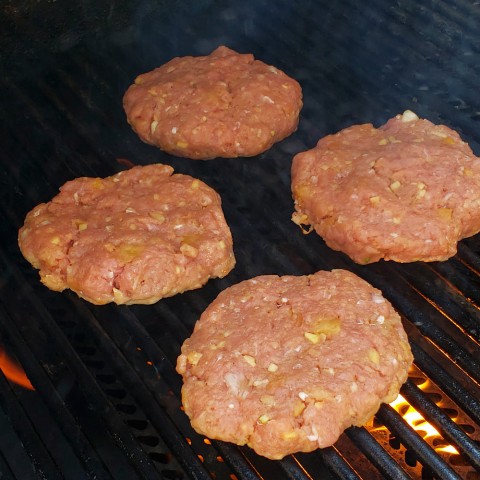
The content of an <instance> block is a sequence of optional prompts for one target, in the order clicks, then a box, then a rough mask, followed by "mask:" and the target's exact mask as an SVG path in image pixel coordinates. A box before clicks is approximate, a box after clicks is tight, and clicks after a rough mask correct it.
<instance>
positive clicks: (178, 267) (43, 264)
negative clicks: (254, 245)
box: [18, 164, 235, 304]
mask: <svg viewBox="0 0 480 480" xmlns="http://www.w3.org/2000/svg"><path fill="white" fill-rule="evenodd" d="M18 241H19V246H20V249H21V251H22V253H23V255H24V256H25V258H26V259H27V260H28V261H29V262H30V263H31V264H32V265H33V266H34V267H35V268H37V269H39V270H40V278H41V281H42V283H44V284H45V285H46V286H47V287H48V288H50V289H52V290H56V291H62V290H64V289H66V288H69V289H71V290H73V291H74V292H76V293H77V294H78V295H79V296H80V297H82V298H84V299H86V300H88V301H89V302H92V303H94V304H105V303H108V302H115V303H117V304H132V303H144V304H150V303H154V302H156V301H158V300H159V299H160V298H163V297H168V296H171V295H174V294H176V293H181V292H183V291H185V290H191V289H194V288H199V287H201V286H202V285H203V284H204V283H206V282H207V280H208V279H209V278H213V277H223V276H225V275H226V274H227V273H228V272H229V271H230V270H231V269H232V268H233V266H234V264H235V259H234V255H233V248H232V237H231V233H230V230H229V228H228V225H227V224H226V221H225V218H224V216H223V212H222V209H221V201H220V197H219V195H218V194H217V193H216V192H215V191H214V190H213V189H211V188H210V187H208V186H207V185H205V184H204V183H203V182H201V181H200V180H197V179H195V178H192V177H190V176H188V175H181V174H173V169H172V168H171V167H169V166H166V165H159V164H158V165H149V166H144V167H134V168H132V169H130V170H126V171H124V172H120V173H118V174H116V175H114V176H112V177H107V178H104V179H102V178H87V177H83V178H77V179H75V180H72V181H69V182H67V183H66V184H65V185H63V186H62V187H61V188H60V193H59V194H58V195H57V196H56V197H54V198H53V199H52V200H51V201H50V202H48V203H42V204H40V205H38V206H37V207H35V208H34V209H33V210H32V211H31V212H29V213H28V215H27V217H26V220H25V224H24V226H23V227H22V228H21V229H20V231H19V237H18Z"/></svg>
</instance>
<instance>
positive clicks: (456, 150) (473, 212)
mask: <svg viewBox="0 0 480 480" xmlns="http://www.w3.org/2000/svg"><path fill="white" fill-rule="evenodd" d="M292 191H293V198H294V200H295V210H296V211H295V213H294V215H293V217H292V219H293V221H294V222H295V223H297V224H299V225H310V226H311V228H313V229H315V230H316V232H317V233H318V234H319V235H320V236H321V237H322V238H323V239H324V240H325V242H326V243H327V245H328V246H329V247H331V248H333V249H335V250H340V251H342V252H344V253H346V254H347V255H349V256H350V257H351V258H352V259H353V260H354V261H355V262H357V263H361V264H366V263H371V262H375V261H377V260H380V259H382V258H383V259H385V260H394V261H397V262H413V261H418V260H422V261H439V260H447V259H448V258H450V257H452V256H453V255H455V253H456V251H457V243H458V241H459V240H461V239H462V238H466V237H469V236H471V235H474V234H476V233H478V232H479V231H480V158H478V157H476V156H475V155H474V154H473V153H472V150H471V149H470V147H469V146H468V145H467V143H465V142H464V141H462V139H461V138H460V136H459V135H458V133H457V132H455V131H454V130H452V129H450V128H448V127H447V126H445V125H434V124H433V123H431V122H430V121H428V120H424V119H420V118H418V116H417V115H415V114H414V113H413V112H411V111H409V110H407V111H406V112H404V113H403V114H402V115H397V116H396V117H394V118H392V119H391V120H389V121H388V122H387V123H386V124H385V125H383V126H381V127H380V128H378V129H377V128H375V127H373V126H372V125H371V124H365V125H354V126H352V127H349V128H346V129H344V130H342V131H340V132H339V133H337V134H335V135H328V136H327V137H325V138H322V139H321V140H320V141H319V142H318V144H317V146H316V147H315V148H313V149H312V150H309V151H306V152H302V153H299V154H298V155H296V156H295V158H294V160H293V164H292ZM302 228H303V227H302ZM304 231H308V229H305V228H304Z"/></svg>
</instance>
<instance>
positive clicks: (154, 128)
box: [123, 46, 302, 159]
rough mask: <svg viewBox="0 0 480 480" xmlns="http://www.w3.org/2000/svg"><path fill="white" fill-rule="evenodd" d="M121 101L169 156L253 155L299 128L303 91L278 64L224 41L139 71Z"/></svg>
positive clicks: (137, 127)
mask: <svg viewBox="0 0 480 480" xmlns="http://www.w3.org/2000/svg"><path fill="white" fill-rule="evenodd" d="M123 105H124V109H125V112H126V115H127V120H128V122H129V123H130V125H131V126H132V128H133V130H134V131H135V132H136V133H137V134H138V135H139V137H140V138H141V139H142V140H143V141H144V142H146V143H149V144H151V145H154V146H157V147H159V148H161V149H162V150H164V151H166V152H168V153H170V154H172V155H177V156H180V157H187V158H192V159H211V158H215V157H250V156H253V155H258V154H259V153H262V152H264V151H265V150H267V149H269V148H270V147H271V146H272V145H273V144H274V143H275V142H278V141H280V140H282V139H284V138H285V137H287V136H288V135H290V134H291V133H292V132H294V131H295V130H296V128H297V125H298V117H299V112H300V109H301V108H302V91H301V88H300V85H299V84H298V82H296V81H295V80H293V79H292V78H290V77H288V76H287V75H285V73H283V72H282V71H280V70H278V69H277V68H275V67H273V66H270V65H266V64H265V63H263V62H261V61H259V60H255V59H254V57H253V55H251V54H240V53H237V52H235V51H233V50H230V49H229V48H227V47H223V46H222V47H219V48H217V49H216V50H215V51H213V52H212V53H211V54H210V55H208V56H203V57H178V58H174V59H173V60H171V61H169V62H168V63H166V64H165V65H162V66H161V67H159V68H156V69H155V70H153V71H151V72H148V73H144V74H143V75H140V76H138V77H137V78H136V79H135V83H134V84H133V85H131V86H130V87H129V88H128V90H127V91H126V93H125V95H124V98H123Z"/></svg>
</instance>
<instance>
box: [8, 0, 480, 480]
mask: <svg viewBox="0 0 480 480" xmlns="http://www.w3.org/2000/svg"><path fill="white" fill-rule="evenodd" d="M122 3H123V4H120V2H114V3H113V4H112V3H111V2H109V3H108V4H107V2H101V1H100V2H92V1H89V0H87V1H86V2H77V3H75V4H73V3H72V4H71V5H70V4H67V5H64V6H63V8H59V6H56V5H55V4H48V5H46V4H44V3H42V2H40V3H34V2H23V4H22V5H21V6H18V5H15V6H13V5H9V4H8V5H4V6H0V12H1V15H0V25H1V26H2V29H1V33H0V65H1V67H2V76H1V78H0V85H1V90H2V96H1V97H0V136H1V138H2V149H1V151H0V162H1V165H2V169H1V170H0V222H1V229H2V230H1V231H2V235H1V236H0V347H1V348H2V351H5V352H6V353H7V354H8V355H9V356H10V357H11V358H13V359H16V360H17V361H18V362H19V363H20V364H21V365H22V366H23V368H24V369H25V371H26V372H27V374H28V377H29V379H30V380H31V382H32V383H33V385H34V387H35V391H30V390H27V389H25V388H22V387H21V386H19V385H16V384H14V383H11V382H10V381H8V380H7V379H6V377H5V376H3V375H2V374H0V472H1V474H2V478H8V479H10V478H11V479H22V480H23V479H38V478H45V479H49V480H51V479H64V478H66V479H70V478H72V479H73V478H75V479H77V478H92V479H93V478H96V479H134V478H139V479H187V478H194V479H210V478H215V479H233V480H234V479H248V480H250V479H282V478H285V479H298V480H302V479H322V480H324V479H327V480H328V479H337V478H339V479H365V480H376V479H378V480H380V479H385V478H386V479H460V478H461V479H468V480H475V479H478V478H480V460H479V459H480V444H479V442H480V413H479V412H480V386H479V384H480V346H479V344H480V312H479V306H480V237H479V236H478V235H477V236H475V237H472V238H470V239H466V240H464V241H462V242H461V244H460V246H459V250H458V254H457V255H456V256H455V257H454V258H452V259H451V260H449V261H447V262H442V263H431V264H422V263H414V264H407V265H399V264H393V263H383V262H382V263H378V264H374V265H369V266H363V267H361V266H358V265H354V264H352V262H350V261H349V260H348V259H347V258H346V257H345V256H343V255H341V254H339V253H336V252H333V251H331V250H330V249H329V248H327V247H326V246H325V244H324V243H323V242H322V241H321V240H320V239H319V238H318V237H316V236H314V235H310V236H303V235H302V234H301V233H300V231H299V229H297V227H296V226H295V225H293V223H292V222H291V221H290V215H291V212H292V210H293V205H292V200H291V194H290V162H291V158H292V156H293V155H294V154H295V153H296V152H298V151H301V150H305V149H306V148H310V147H312V146H313V145H314V144H315V143H316V141H317V140H318V138H319V137H320V136H323V135H325V134H328V133H332V132H335V131H337V130H339V129H341V128H344V127H346V126H348V125H350V124H352V123H363V122H373V123H375V124H377V125H378V124H381V123H383V122H384V121H385V120H386V119H388V118H390V117H391V116H393V115H395V114H396V113H398V112H401V111H402V110H404V109H406V108H410V109H413V110H415V111H416V112H417V113H418V114H419V115H421V116H425V117H428V118H430V119H431V120H432V121H434V122H443V123H446V124H447V125H449V126H451V127H453V128H455V129H457V130H459V132H460V133H461V134H462V136H463V138H464V139H465V140H467V141H468V142H469V143H470V144H471V146H472V148H473V149H474V151H475V152H476V153H477V155H479V154H480V145H479V136H478V125H479V123H478V122H479V120H480V103H479V100H478V93H477V90H478V82H477V79H478V76H479V75H480V37H479V36H478V28H477V27H478V24H479V22H480V10H479V9H478V6H475V4H474V3H472V2H466V1H463V0H458V1H456V2H446V1H437V0H432V1H430V2H413V1H411V0H400V1H398V2H395V3H394V4H393V3H391V2H383V1H380V0H374V1H372V2H368V3H367V4H366V5H365V4H360V3H358V2H354V1H349V0H345V1H341V2H326V1H318V2H317V1H305V2H287V1H285V0H281V1H278V2H273V1H267V0H261V1H258V2H257V1H245V2H240V3H239V2H230V1H226V2H213V1H211V0H209V1H207V0H202V1H199V2H193V1H189V2H173V1H171V2H169V1H166V2H163V3H161V4H159V3H158V2H139V1H133V2H122ZM125 3H127V5H125ZM418 3H421V5H418ZM219 44H226V45H228V46H230V47H231V48H234V49H237V50H239V51H242V52H253V53H254V54H255V55H256V57H257V58H260V59H262V60H264V61H266V62H267V63H271V64H274V65H276V66H278V67H279V68H281V69H283V70H284V71H285V72H286V73H288V74H290V75H291V76H293V77H295V78H296V79H298V80H299V81H300V83H301V84H302V87H303V91H304V101H305V106H304V109H303V111H302V117H301V122H300V126H299V130H298V131H297V132H296V133H295V134H294V135H292V136H291V137H290V138H288V139H287V140H285V141H284V142H282V143H280V144H278V145H276V146H274V147H273V148H272V149H271V150H270V151H268V152H266V153H264V154H262V155H261V156H259V157H257V158H254V159H236V160H213V161H211V162H194V161H188V160H184V159H176V158H173V157H170V156H168V155H165V154H163V153H162V152H160V151H158V150H156V149H154V148H152V147H149V146H147V145H144V144H142V143H141V142H140V141H139V140H138V138H137V137H136V136H135V134H133V132H132V131H131V130H130V128H129V126H128V125H127V124H126V121H125V117H124V114H123V111H122V106H121V98H122V95H123V93H124V91H125V89H126V88H127V87H128V85H129V84H130V83H131V82H132V81H133V79H134V77H135V76H136V75H137V74H139V73H141V72H144V71H147V70H149V69H151V68H153V67H155V66H158V65H159V64H161V63H163V62H165V61H167V60H169V59H170V58H172V57H173V56H177V55H192V54H193V55H195V54H205V53H207V52H209V51H211V50H212V49H213V48H215V47H216V46H218V45H219ZM125 160H128V161H131V162H133V163H135V164H148V163H153V162H163V163H168V164H171V165H172V166H173V167H174V168H175V169H176V170H177V171H178V172H183V173H188V174H191V175H194V176H196V177H198V178H201V179H202V180H204V181H205V182H206V183H208V184H209V185H211V186H212V187H213V188H215V189H216V190H217V191H218V192H219V193H220V195H221V196H222V200H223V206H224V211H225V215H226V217H227V220H228V222H229V224H230V226H231V229H232V234H233V236H234V244H235V253H236V257H237V266H236V268H235V269H234V271H233V272H232V273H231V274H229V275H228V276H227V278H225V279H222V280H214V281H211V282H209V283H208V284H207V285H206V286H205V287H204V288H202V289H200V290H196V291H192V292H187V293H185V294H182V295H180V296H177V297H172V298H169V299H165V300H163V301H160V302H158V303H157V304H155V305H152V306H148V307H147V306H131V307H115V306H113V305H108V306H104V307H95V306H92V305H89V304H87V303H86V302H83V301H82V300H80V299H78V298H77V297H76V296H75V295H73V294H71V293H68V292H65V293H62V294H58V293H53V292H50V291H48V290H46V289H45V288H44V287H43V286H42V285H41V284H40V282H39V281H38V276H37V273H36V272H35V271H34V270H33V269H32V268H31V267H30V266H29V265H28V264H27V262H26V261H25V260H24V259H23V258H22V256H21V254H20V252H19V251H18V247H17V243H16V234H17V231H18V228H19V227H20V226H21V224H22V222H23V219H24V216H25V214H26V213H27V211H29V210H30V209H31V208H32V207H33V206H35V205H37V204H38V203H40V202H43V201H47V200H49V199H50V198H51V197H52V196H53V195H55V194H56V192H57V190H58V187H59V186H60V185H62V184H63V183H64V182H65V181H67V180H69V179H71V178H74V177H77V176H85V175H88V176H107V175H111V174H113V173H115V172H117V171H119V170H121V169H123V168H125V163H126V162H125ZM332 268H346V269H349V270H352V271H353V272H355V273H357V274H358V275H360V276H361V277H363V278H365V279H366V280H367V281H369V282H370V283H372V284H373V285H374V286H376V287H378V288H380V289H381V290H382V291H383V292H384V294H385V296H386V297H387V298H388V299H389V300H390V301H391V302H392V303H393V304H394V305H395V307H396V308H397V310H398V311H399V312H400V313H401V314H402V317H403V320H404V325H405V328H406V331H407V333H408V335H409V339H410V342H411V345H412V350H413V352H414V356H415V365H414V367H413V368H412V371H411V372H410V376H409V380H408V382H407V383H406V384H405V385H404V387H403V388H402V391H401V394H402V396H403V399H404V400H402V402H401V403H399V404H397V405H396V406H395V407H392V406H383V407H382V408H381V409H380V411H379V412H378V414H377V415H376V416H375V418H374V419H373V420H372V422H371V423H370V424H368V425H366V426H365V427H362V428H351V429H348V430H347V431H346V432H345V434H344V435H342V436H341V438H340V439H339V441H338V442H337V443H336V444H335V445H334V446H333V447H330V448H326V449H324V450H319V451H316V452H312V453H310V454H302V453H300V454H296V455H292V456H289V457H287V458H285V459H283V460H282V461H278V462H272V461H269V460H267V459H265V458H261V457H259V456H257V455H256V454H255V453H254V452H253V451H251V450H250V449H249V448H247V447H236V446H233V445H230V444H226V443H223V442H218V441H211V440H209V439H206V438H204V437H202V436H200V435H197V434H196V433H195V432H194V431H193V430H192V428H191V426H190V424H189V421H188V419H187V418H186V416H185V415H184V413H183V412H182V410H181V401H180V389H181V380H180V377H179V376H178V375H177V374H176V373H175V368H174V367H175V361H176V357H177V355H178V353H179V350H180V346H181V344H182V342H183V340H184V339H185V338H186V337H187V336H189V335H190V333H191V331H192V329H193V326H194V324H195V321H196V320H197V319H198V317H199V315H200V314H201V312H202V311H203V310H204V309H205V308H206V306H207V305H208V304H209V303H210V302H211V301H212V300H213V299H214V298H215V296H216V295H217V294H218V293H219V292H220V291H221V290H223V289H224V288H226V287H227V286H229V285H231V284H233V283H237V282H238V281H240V280H243V279H246V278H249V277H252V276H255V275H260V274H265V273H275V274H308V273H312V272H314V271H317V270H319V269H332ZM412 412H413V414H414V417H413V420H410V421H407V419H408V415H409V413H410V414H411V413H412Z"/></svg>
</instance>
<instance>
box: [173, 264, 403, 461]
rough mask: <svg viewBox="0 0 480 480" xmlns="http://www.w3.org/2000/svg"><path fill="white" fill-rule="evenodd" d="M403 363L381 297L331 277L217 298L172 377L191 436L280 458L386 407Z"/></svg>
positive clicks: (261, 284)
mask: <svg viewBox="0 0 480 480" xmlns="http://www.w3.org/2000/svg"><path fill="white" fill-rule="evenodd" d="M411 362H412V355H411V352H410V347H409V344H408V343H407V336H406V334H405V331H404V330H403V327H402V324H401V321H400V317H399V316H398V314H397V313H396V312H395V311H394V309H393V308H392V306H391V305H390V303H388V302H387V301H386V300H385V299H384V298H383V297H382V295H381V292H380V291H378V290H376V289H375V288H373V287H372V286H370V285H369V284H368V283H366V282H365V281H363V280H361V279H360V278H358V277H357V276H355V275H354V274H352V273H350V272H347V271H345V270H333V271H332V272H324V271H322V272H318V273H316V274H315V275H310V276H302V277H294V276H285V277H277V276H273V275H272V276H270V275H268V276H261V277H257V278H254V279H251V280H247V281H244V282H242V283H239V284H237V285H234V286H233V287H230V288H228V289H226V290H224V291H223V292H222V293H220V295H219V296H218V297H217V299H216V300H215V301H214V302H213V303H212V304H211V305H210V306H209V307H208V308H207V309H206V310H205V312H204V313H203V314H202V316H201V318H200V320H199V321H198V322H197V324H196V326H195V329H194V332H193V334H192V336H191V337H190V338H189V339H187V340H186V341H185V343H184V344H183V346H182V353H181V355H180V356H179V358H178V360H177V371H178V372H179V373H180V374H181V375H182V376H183V380H184V384H183V389H182V401H183V405H184V407H185V412H186V413H187V415H188V416H189V417H190V419H191V422H192V425H193V427H194V428H195V430H197V431H198V432H199V433H201V434H204V435H206V436H207V437H210V438H215V439H220V440H226V441H229V442H233V443H236V444H239V445H244V444H247V445H249V446H250V447H252V448H253V449H254V450H255V451H256V452H257V453H259V454H260V455H264V456H265V457H268V458H271V459H280V458H282V457H284V456H285V455H287V454H290V453H294V452H298V451H304V452H309V451H312V450H314V449H316V448H319V447H320V448H322V447H326V446H329V445H332V444H333V443H334V442H335V441H336V440H337V438H338V437H339V436H340V434H341V433H342V432H343V430H344V429H345V428H347V427H349V426H350V425H363V424H364V423H366V422H367V421H368V420H370V419H371V417H372V416H373V415H374V413H375V412H376V411H377V409H378V408H379V406H380V404H381V403H382V402H391V401H393V400H394V399H395V398H396V396H397V394H398V391H399V389H400V386H401V385H402V384H403V383H404V382H405V380H406V378H407V371H408V369H409V367H410V365H411Z"/></svg>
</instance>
